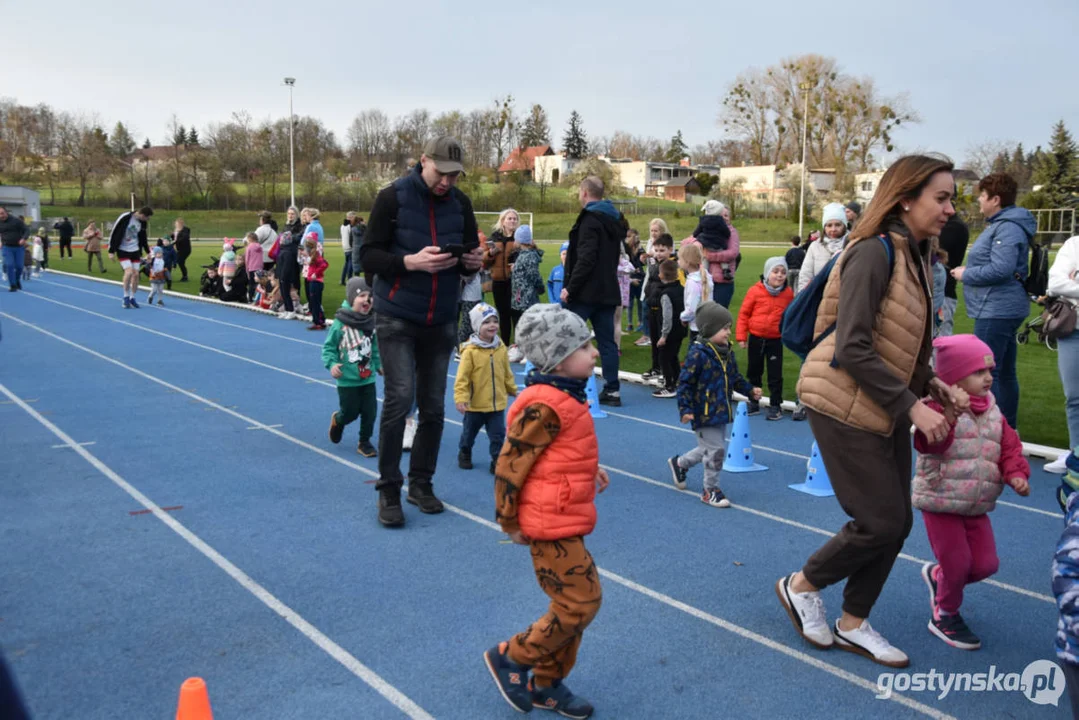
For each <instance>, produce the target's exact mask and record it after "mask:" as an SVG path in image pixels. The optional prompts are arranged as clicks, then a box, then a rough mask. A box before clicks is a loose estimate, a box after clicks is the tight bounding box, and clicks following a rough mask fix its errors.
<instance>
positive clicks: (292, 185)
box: [285, 77, 296, 207]
mask: <svg viewBox="0 0 1079 720" xmlns="http://www.w3.org/2000/svg"><path fill="white" fill-rule="evenodd" d="M285 84H286V85H288V179H289V195H290V196H291V197H292V202H291V207H296V161H295V158H294V152H295V151H294V150H293V142H292V130H293V128H294V127H295V125H296V119H295V118H294V117H293V115H292V88H293V86H295V85H296V78H290V77H287V78H285Z"/></svg>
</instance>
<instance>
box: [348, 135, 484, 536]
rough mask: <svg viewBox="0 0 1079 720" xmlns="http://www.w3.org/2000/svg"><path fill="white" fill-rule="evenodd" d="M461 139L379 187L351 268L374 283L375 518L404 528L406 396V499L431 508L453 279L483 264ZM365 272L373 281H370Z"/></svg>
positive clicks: (433, 148)
mask: <svg viewBox="0 0 1079 720" xmlns="http://www.w3.org/2000/svg"><path fill="white" fill-rule="evenodd" d="M462 156H463V153H462V151H461V145H460V144H459V143H458V142H457V141H456V140H454V139H453V138H451V137H446V136H443V137H440V138H436V139H434V140H429V141H428V142H427V144H426V145H425V146H424V148H423V155H422V156H421V157H420V163H419V165H417V166H416V167H415V168H413V169H412V170H411V171H410V172H409V173H408V175H406V176H405V177H403V178H400V179H398V180H396V181H395V182H394V183H393V184H391V185H390V186H388V187H385V188H383V189H382V190H381V191H380V192H379V193H378V196H377V197H376V198H375V205H374V207H373V208H372V209H371V216H370V219H371V222H370V224H369V225H368V228H367V232H366V234H365V236H364V239H363V244H362V245H361V247H360V266H361V267H363V271H364V273H365V274H366V275H367V282H368V284H369V285H371V286H372V287H373V288H374V296H375V315H376V318H375V333H376V335H377V337H378V349H379V353H380V354H381V356H382V367H383V371H384V372H385V396H386V401H385V404H384V405H383V406H382V422H381V424H380V426H379V433H378V446H379V447H378V472H379V479H378V483H377V484H376V485H375V489H376V490H377V491H378V492H379V502H378V520H379V522H381V523H382V524H383V525H388V526H393V525H403V524H404V522H405V516H404V513H403V512H402V510H401V486H402V484H403V482H404V478H403V477H402V475H401V467H400V465H401V452H402V443H403V439H404V432H405V418H406V417H407V416H408V414H409V413H410V412H411V409H412V402H413V399H414V398H415V400H416V403H417V405H418V406H419V427H418V428H417V430H416V439H415V440H414V441H413V445H412V458H411V460H410V463H409V465H410V466H409V472H408V501H409V502H410V503H412V504H413V505H417V506H419V508H420V511H421V512H425V513H440V512H442V510H443V507H442V503H441V502H440V501H439V499H438V498H437V497H435V494H434V491H433V489H432V487H431V480H432V478H433V477H434V474H435V464H436V462H437V460H438V449H439V445H440V444H441V442H442V425H443V419H444V416H445V407H446V371H447V369H448V368H449V364H450V355H451V353H452V352H453V348H454V345H455V344H456V342H457V326H456V320H457V300H458V294H459V292H460V291H459V288H460V286H461V277H462V276H471V275H473V274H475V273H476V272H477V271H478V270H479V269H480V265H481V264H482V263H483V251H482V250H481V249H480V241H479V232H478V229H477V227H476V216H475V215H473V214H472V201H471V200H469V199H468V196H467V195H465V194H464V193H463V192H461V191H460V190H458V189H457V188H455V187H454V184H455V183H456V182H457V178H458V177H459V176H460V175H461V172H462V171H463V169H464V168H463V166H462V165H461V159H462ZM372 277H373V281H372Z"/></svg>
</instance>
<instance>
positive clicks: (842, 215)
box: [820, 203, 847, 227]
mask: <svg viewBox="0 0 1079 720" xmlns="http://www.w3.org/2000/svg"><path fill="white" fill-rule="evenodd" d="M833 220H835V221H838V222H841V223H843V224H844V225H846V224H847V209H846V208H845V207H843V204H842V203H828V204H827V205H825V206H824V213H823V217H821V221H820V224H821V227H824V226H825V225H827V224H828V223H829V222H831V221H833Z"/></svg>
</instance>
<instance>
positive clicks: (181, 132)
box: [172, 125, 187, 145]
mask: <svg viewBox="0 0 1079 720" xmlns="http://www.w3.org/2000/svg"><path fill="white" fill-rule="evenodd" d="M172 144H173V145H185V144H187V130H186V129H184V126H183V125H181V126H179V127H178V128H176V132H174V133H173V134H172Z"/></svg>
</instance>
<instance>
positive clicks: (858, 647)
mask: <svg viewBox="0 0 1079 720" xmlns="http://www.w3.org/2000/svg"><path fill="white" fill-rule="evenodd" d="M834 635H835V644H836V647H838V648H839V649H840V650H846V651H847V652H852V653H856V654H858V655H864V656H865V657H867V658H869V659H870V660H872V661H873V662H875V663H880V664H881V665H887V666H888V667H895V668H903V667H906V666H907V665H910V658H908V657H907V654H906V653H905V652H903V651H902V650H900V649H899V648H897V647H894V646H893V645H892V644H891V643H890V642H888V641H887V640H885V639H884V637H883V636H882V635H881V634H880V633H879V632H877V631H876V630H874V629H873V627H872V626H871V625H870V624H869V621H868V620H863V621H862V624H861V625H860V626H859V627H857V628H855V629H854V630H846V631H841V630H840V629H839V621H838V620H836V623H835V632H834Z"/></svg>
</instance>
